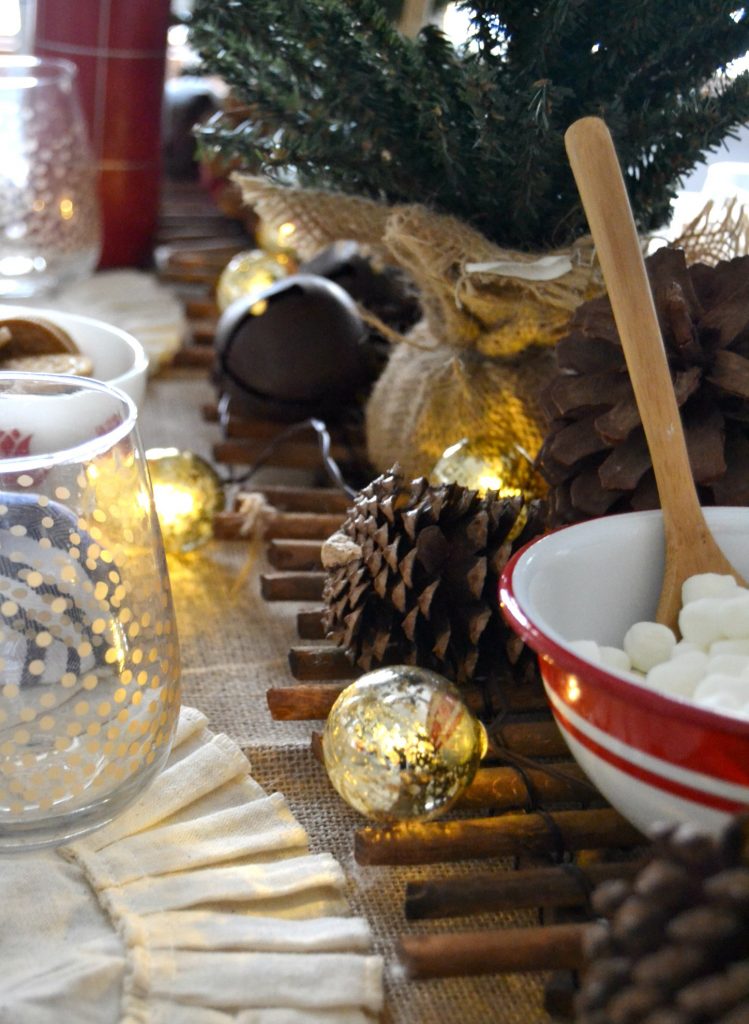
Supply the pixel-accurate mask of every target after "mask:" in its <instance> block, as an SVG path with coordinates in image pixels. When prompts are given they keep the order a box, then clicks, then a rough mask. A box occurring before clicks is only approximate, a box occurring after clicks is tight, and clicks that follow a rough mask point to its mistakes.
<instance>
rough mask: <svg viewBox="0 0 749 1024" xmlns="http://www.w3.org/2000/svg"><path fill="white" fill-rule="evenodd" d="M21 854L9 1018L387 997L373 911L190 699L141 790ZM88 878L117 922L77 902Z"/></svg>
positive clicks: (200, 1023)
mask: <svg viewBox="0 0 749 1024" xmlns="http://www.w3.org/2000/svg"><path fill="white" fill-rule="evenodd" d="M61 857H62V858H64V859H65V861H67V862H68V863H64V862H63V861H62V860H61ZM14 861H15V867H14V870H11V871H10V872H9V873H8V874H7V875H6V876H5V884H3V879H1V878H0V899H2V900H3V903H4V907H10V911H9V914H8V916H7V917H6V928H7V929H10V928H12V927H16V928H18V922H23V921H24V920H25V921H26V922H27V923H26V924H25V925H23V928H22V934H20V935H18V932H16V937H17V941H16V946H17V950H16V954H17V955H16V960H15V961H13V970H12V971H11V974H10V978H8V975H7V972H6V982H5V984H3V982H2V980H0V1008H1V1010H6V1009H7V1010H8V1011H9V1012H11V1017H8V1018H7V1019H8V1020H10V1019H12V1020H13V1022H14V1024H51V1022H52V1021H67V1020H68V1019H70V1020H71V1021H72V1020H73V1019H75V1020H76V1024H81V1022H84V1021H85V1022H94V1021H95V1022H97V1024H99V1022H101V1024H109V1022H110V1021H112V1022H115V1021H118V1022H119V1024H230V1022H234V1024H365V1022H370V1024H371V1022H372V1021H373V1020H374V1019H375V1017H376V1015H377V1014H378V1013H379V1011H380V1010H381V1008H382V999H383V990H382V967H383V965H382V960H381V958H380V957H378V956H373V955H371V954H370V953H369V952H368V950H369V949H370V946H371V934H370V931H369V927H368V925H367V923H366V922H365V921H364V920H362V919H361V918H352V917H349V916H346V915H347V914H348V905H347V903H346V900H345V898H344V884H345V879H344V875H343V872H342V870H341V868H340V866H339V865H338V863H337V862H336V861H335V860H334V859H333V858H332V857H331V856H330V855H329V854H326V853H319V854H310V853H309V851H308V847H307V835H306V833H305V831H304V829H303V828H302V827H301V826H300V825H299V824H298V823H297V822H296V821H295V819H294V817H293V815H292V814H291V812H290V810H289V808H288V806H287V804H286V801H285V800H284V798H283V796H282V795H281V794H279V793H274V794H272V795H267V794H266V793H265V792H264V791H263V790H262V788H261V787H260V786H259V785H258V784H257V783H256V782H255V781H254V779H253V778H252V777H251V776H250V774H249V764H248V762H247V759H246V758H245V756H244V755H243V754H242V752H241V750H240V749H239V748H238V747H237V746H236V744H234V743H233V742H232V741H231V740H230V739H229V738H228V737H227V736H224V735H215V734H213V733H212V732H210V730H209V729H208V728H207V727H206V719H205V717H204V716H203V715H202V714H201V713H200V712H198V711H196V710H194V709H192V708H184V709H183V710H182V713H181V716H180V722H179V727H178V731H177V736H176V739H175V744H174V749H173V750H172V753H171V756H170V759H169V762H168V764H167V767H166V768H165V770H164V771H163V772H162V773H161V774H160V775H159V776H158V777H157V778H156V780H155V781H154V782H153V784H152V785H151V787H150V788H149V789H148V791H147V792H146V793H145V794H144V795H143V796H142V797H141V798H140V800H138V801H137V802H136V803H135V804H133V805H132V806H131V807H130V808H129V809H128V810H126V811H125V812H124V813H123V814H122V815H121V816H120V817H119V818H117V819H115V821H113V822H112V823H110V824H109V825H107V826H105V827H104V828H102V829H99V830H98V831H97V832H93V833H91V834H90V835H89V836H86V837H84V838H83V839H81V840H78V841H77V842H75V843H73V844H71V845H70V846H67V847H64V848H62V849H60V850H58V851H56V852H53V853H49V854H41V855H35V856H34V857H32V858H29V859H28V860H27V861H22V860H20V859H14ZM34 863H36V865H37V881H38V882H39V885H38V886H35V888H36V890H37V892H36V896H35V894H34V892H32V891H30V886H29V882H30V880H32V879H33V878H34V877H35V876H34ZM75 866H77V867H78V868H80V870H81V872H82V877H81V876H79V878H80V884H79V886H78V891H76V886H75V880H74V876H73V875H71V872H72V871H74V867H75ZM83 877H85V879H86V880H87V881H88V884H89V886H90V891H91V892H93V894H94V895H95V897H96V900H97V901H98V904H99V907H100V908H104V910H105V911H106V914H107V915H108V918H109V921H110V922H111V924H110V925H109V926H108V927H106V921H105V919H104V918H103V917H102V916H101V912H100V911H98V913H99V916H100V921H99V923H98V928H97V921H96V920H95V914H92V912H91V908H89V909H88V910H87V911H85V912H83V911H80V908H76V907H75V906H74V905H73V904H74V902H75V898H76V896H80V895H81V893H80V889H81V888H83V889H86V886H85V883H84V881H83ZM45 879H46V882H45V881H44V880H45ZM52 881H54V882H55V884H54V887H53V886H52V885H51V882H52ZM19 887H20V889H19ZM6 889H7V890H8V891H7V892H6V891H4V890H6ZM83 895H84V896H85V893H84V894H83ZM35 898H37V899H41V900H42V901H43V902H44V903H45V909H44V914H43V928H44V938H43V941H42V943H41V945H40V944H39V942H37V941H35V936H34V914H33V913H30V912H29V908H30V906H31V905H32V904H33V902H34V900H35ZM7 901H10V902H9V903H8V902H7ZM24 901H26V910H25V914H24ZM55 902H57V904H58V905H57V906H55V907H52V908H50V906H49V904H50V903H55ZM79 911H80V912H79ZM76 915H77V916H76ZM8 921H9V922H11V923H8ZM13 921H15V922H16V925H15V926H14V925H13V924H12V922H13ZM39 924H40V927H42V923H41V919H40V922H39ZM58 924H59V927H57V931H55V928H56V925H58ZM112 925H114V928H115V929H116V931H117V933H118V935H119V937H120V940H121V943H120V944H113V942H112V938H113V937H112V928H111V926H112ZM56 934H57V936H58V939H57V940H55V938H54V936H55V935H56ZM8 937H9V936H5V938H8ZM3 939H4V934H3V927H2V924H0V942H2V941H3ZM66 939H71V940H73V941H74V942H75V946H76V949H75V950H73V949H72V948H71V950H70V951H69V954H66V952H65V947H64V943H65V940H66ZM82 945H87V948H88V949H89V951H90V956H88V957H86V956H85V955H82V953H81V946H82ZM123 947H124V948H123ZM24 950H26V954H25V959H24V953H23V951H24ZM11 990H12V991H11ZM14 993H15V996H14ZM40 993H41V995H40ZM115 993H118V994H119V999H117V998H116V997H115ZM61 1007H62V1008H63V1009H62V1010H61ZM70 1007H77V1008H79V1010H76V1016H75V1017H72V1016H69V1014H70V1012H71V1010H70ZM115 1008H116V1009H115ZM55 1009H56V1010H57V1012H58V1013H60V1016H57V1017H55V1016H54V1013H55ZM1 1010H0V1019H5V1018H3V1017H2V1012H1ZM97 1011H98V1015H97ZM66 1014H68V1016H66Z"/></svg>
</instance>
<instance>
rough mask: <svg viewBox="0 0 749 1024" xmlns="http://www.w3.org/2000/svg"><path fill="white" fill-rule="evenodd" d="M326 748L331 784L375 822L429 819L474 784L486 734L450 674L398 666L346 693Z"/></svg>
mask: <svg viewBox="0 0 749 1024" xmlns="http://www.w3.org/2000/svg"><path fill="white" fill-rule="evenodd" d="M322 747H323V756H324V760H325V768H326V770H327V772H328V776H329V778H330V781H331V783H332V784H333V787H334V788H335V789H336V790H337V792H338V793H339V794H340V796H342V797H343V799H344V800H345V801H346V803H348V804H350V805H351V807H353V808H354V809H355V810H357V811H359V812H360V813H361V814H364V815H366V816H367V817H369V818H373V819H374V820H375V821H428V820H430V819H432V818H435V817H437V816H438V815H439V814H442V813H444V812H445V811H447V810H448V809H449V808H450V807H452V805H453V804H454V803H455V801H456V800H457V799H458V797H459V796H460V794H461V793H462V792H463V790H464V789H465V788H466V786H468V785H469V783H470V782H471V781H472V779H473V777H474V775H475V774H476V769H477V768H478V765H479V762H480V761H481V758H482V757H483V756H484V754H485V753H486V749H487V737H486V730H485V729H484V727H483V725H482V724H481V722H480V721H479V720H478V719H477V718H475V716H474V715H473V714H472V713H471V712H470V711H469V710H468V708H467V707H466V706H465V704H463V702H462V700H461V698H460V693H459V691H458V690H457V689H456V687H454V686H453V685H452V683H450V682H448V680H447V679H445V678H444V676H441V675H438V674H437V673H436V672H431V671H429V670H428V669H423V668H418V667H415V666H412V665H393V666H390V667H388V668H380V669H377V670H376V671H374V672H367V673H366V674H365V675H363V676H361V677H360V678H359V679H357V680H356V682H354V683H352V684H351V685H350V686H348V687H347V688H346V689H345V690H344V691H343V693H341V694H340V696H339V697H338V699H337V701H336V702H335V704H334V705H333V707H332V709H331V711H330V714H329V716H328V721H327V723H326V725H325V731H324V733H323V741H322Z"/></svg>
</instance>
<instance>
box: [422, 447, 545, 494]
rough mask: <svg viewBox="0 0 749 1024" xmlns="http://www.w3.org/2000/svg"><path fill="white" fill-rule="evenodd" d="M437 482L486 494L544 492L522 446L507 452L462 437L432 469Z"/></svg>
mask: <svg viewBox="0 0 749 1024" xmlns="http://www.w3.org/2000/svg"><path fill="white" fill-rule="evenodd" d="M430 479H431V480H432V482H433V483H437V484H444V483H456V484H460V485H461V486H462V487H469V488H470V489H471V490H474V491H478V492H479V494H482V495H484V494H486V493H487V491H497V492H498V494H499V496H500V498H515V497H522V496H525V497H535V496H537V495H540V494H541V493H543V487H542V485H541V482H540V481H539V479H538V477H537V475H536V473H535V471H534V470H533V466H532V463H531V460H530V459H529V458H528V457H527V456H526V454H525V452H523V451H522V450H521V449H520V448H519V447H517V446H514V447H511V448H510V449H509V450H508V451H506V452H496V451H494V450H492V449H490V450H485V449H484V447H483V445H482V444H481V442H480V441H476V442H473V441H469V439H468V438H467V437H464V438H462V439H461V440H460V441H458V442H457V443H456V444H452V445H450V447H449V448H446V449H445V450H444V452H443V453H442V455H441V457H440V458H439V459H438V461H437V463H436V465H435V467H434V469H433V470H432V472H431V473H430Z"/></svg>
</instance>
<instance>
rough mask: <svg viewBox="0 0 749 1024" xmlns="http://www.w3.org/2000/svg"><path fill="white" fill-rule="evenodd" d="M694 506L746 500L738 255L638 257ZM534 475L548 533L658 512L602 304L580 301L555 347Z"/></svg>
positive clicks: (745, 331) (744, 275) (747, 293)
mask: <svg viewBox="0 0 749 1024" xmlns="http://www.w3.org/2000/svg"><path fill="white" fill-rule="evenodd" d="M645 263H646V266H647V270H648V276H649V278H650V284H651V287H652V290H653V296H654V300H655V306H656V310H657V312H658V319H659V322H660V326H661V331H662V334H663V339H664V343H665V347H666V353H667V356H668V361H669V364H670V367H671V372H672V378H673V381H674V388H675V391H676V396H677V401H678V403H679V407H680V410H681V415H682V420H683V422H684V428H685V432H686V437H687V447H688V449H689V458H690V462H691V464H692V471H693V474H694V478H695V481H696V483H697V487H698V492H699V496H700V501H701V503H702V504H703V505H747V504H749V429H748V427H747V423H749V256H742V257H740V258H738V259H733V260H729V261H724V262H721V263H718V264H717V266H715V267H708V266H706V265H705V264H701V263H696V264H694V265H693V266H691V267H689V268H687V265H686V260H685V257H684V253H683V252H682V251H681V250H679V249H668V248H664V249H660V250H659V251H658V252H656V253H655V254H654V255H653V256H650V257H648V259H647V260H646V261H645ZM556 356H557V365H558V368H559V376H558V377H557V378H556V379H555V380H554V381H553V382H552V383H551V385H550V386H549V388H548V389H547V392H546V394H545V396H544V397H545V405H546V414H547V417H548V418H549V420H550V425H549V429H548V432H547V435H546V438H545V441H544V444H543V446H542V448H541V452H540V454H539V468H540V471H541V473H542V474H543V476H544V477H545V478H546V480H547V481H548V483H549V484H550V495H549V502H550V521H551V523H552V524H554V525H558V524H560V523H565V522H575V521H577V520H581V519H586V518H589V517H590V516H596V515H602V514H604V513H609V512H623V511H629V510H632V509H644V508H657V507H658V496H657V491H656V487H655V479H654V476H653V471H652V465H651V461H650V454H649V452H648V448H647V444H646V442H645V435H644V433H643V430H642V426H641V424H640V416H639V413H638V410H637V405H636V403H635V399H634V394H633V392H632V386H631V384H630V381H629V374H628V372H627V368H626V364H625V361H624V354H623V352H622V348H621V343H620V341H619V336H618V333H617V330H616V326H615V324H614V319H613V314H612V312H611V305H610V303H609V300H608V298H607V297H606V296H603V297H601V298H597V299H593V300H591V301H590V302H586V303H584V304H583V305H582V306H580V307H579V309H578V310H577V312H576V313H575V315H574V317H573V319H572V321H571V325H570V332H569V334H568V335H567V336H566V337H564V338H563V339H562V340H561V341H560V342H559V344H558V345H557V348H556Z"/></svg>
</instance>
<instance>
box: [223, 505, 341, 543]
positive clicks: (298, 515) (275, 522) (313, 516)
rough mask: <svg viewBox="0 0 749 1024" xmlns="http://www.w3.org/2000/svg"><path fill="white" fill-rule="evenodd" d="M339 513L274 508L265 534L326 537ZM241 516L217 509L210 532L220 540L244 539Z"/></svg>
mask: <svg viewBox="0 0 749 1024" xmlns="http://www.w3.org/2000/svg"><path fill="white" fill-rule="evenodd" d="M341 518H342V517H341V516H340V515H336V514H335V513H329V512H278V513H277V514H276V515H274V516H273V518H272V519H271V521H270V523H269V525H268V527H267V529H266V534H265V536H266V537H267V538H268V539H269V540H270V539H273V538H275V537H286V538H288V539H290V540H320V541H323V540H327V538H328V537H329V536H330V535H331V533H335V531H336V530H337V529H338V527H339V526H340V525H341ZM244 522H245V520H244V516H242V515H240V514H239V513H238V512H235V511H231V512H219V513H218V515H216V516H215V517H214V520H213V532H214V535H215V536H216V537H218V538H219V539H220V540H244V539H245V538H244V537H243V535H242V533H241V531H242V528H243V526H244Z"/></svg>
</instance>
